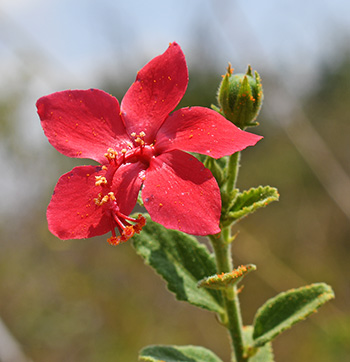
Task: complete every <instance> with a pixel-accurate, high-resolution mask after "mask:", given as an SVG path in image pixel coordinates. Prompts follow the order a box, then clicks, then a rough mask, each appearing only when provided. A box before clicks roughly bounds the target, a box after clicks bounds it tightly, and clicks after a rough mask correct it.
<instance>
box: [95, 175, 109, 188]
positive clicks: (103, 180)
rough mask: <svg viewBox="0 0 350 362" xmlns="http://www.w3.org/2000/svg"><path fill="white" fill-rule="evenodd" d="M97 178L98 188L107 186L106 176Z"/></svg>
mask: <svg viewBox="0 0 350 362" xmlns="http://www.w3.org/2000/svg"><path fill="white" fill-rule="evenodd" d="M95 178H96V182H95V185H96V186H101V185H107V179H106V178H105V177H104V176H95Z"/></svg>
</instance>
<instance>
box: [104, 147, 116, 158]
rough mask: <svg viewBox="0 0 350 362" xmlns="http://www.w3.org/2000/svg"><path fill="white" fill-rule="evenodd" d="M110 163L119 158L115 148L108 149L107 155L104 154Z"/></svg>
mask: <svg viewBox="0 0 350 362" xmlns="http://www.w3.org/2000/svg"><path fill="white" fill-rule="evenodd" d="M104 156H105V157H106V158H107V160H108V161H110V160H112V159H115V158H116V157H117V156H118V152H117V151H115V150H114V149H113V148H108V150H107V153H105V154H104Z"/></svg>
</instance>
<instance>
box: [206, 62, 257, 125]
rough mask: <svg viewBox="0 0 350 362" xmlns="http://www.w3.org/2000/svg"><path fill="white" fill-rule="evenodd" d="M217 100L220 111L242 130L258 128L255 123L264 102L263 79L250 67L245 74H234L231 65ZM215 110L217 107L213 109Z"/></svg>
mask: <svg viewBox="0 0 350 362" xmlns="http://www.w3.org/2000/svg"><path fill="white" fill-rule="evenodd" d="M217 100H218V103H219V107H220V109H219V111H220V113H221V114H223V115H224V116H225V117H226V118H227V119H228V120H230V121H231V122H232V123H233V124H235V125H236V126H237V127H239V128H241V129H245V128H247V127H252V126H257V125H258V123H257V122H255V120H256V118H257V116H258V114H259V112H260V109H261V105H262V101H263V90H262V85H261V79H260V76H259V74H258V73H257V72H255V73H254V76H253V73H252V68H251V66H250V65H249V66H248V69H247V72H246V73H245V74H235V75H234V74H233V69H232V68H231V64H230V63H229V65H228V67H227V73H226V74H225V75H224V76H223V80H222V82H221V84H220V87H219V91H218V95H217ZM213 108H215V107H213Z"/></svg>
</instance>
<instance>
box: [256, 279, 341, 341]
mask: <svg viewBox="0 0 350 362" xmlns="http://www.w3.org/2000/svg"><path fill="white" fill-rule="evenodd" d="M333 298H334V292H333V290H332V288H331V287H330V286H329V285H327V284H325V283H315V284H311V285H308V286H305V287H302V288H298V289H291V290H288V291H287V292H283V293H280V294H278V295H277V296H276V297H274V298H271V299H269V300H268V301H267V302H266V303H265V304H264V305H263V306H262V307H261V308H259V310H258V311H257V313H256V316H255V318H254V333H253V338H254V345H255V346H262V345H264V344H265V343H267V342H269V341H272V340H273V339H274V338H276V337H277V336H278V335H279V334H281V333H282V332H283V331H284V330H286V329H288V328H290V327H291V326H292V325H294V324H295V323H297V322H299V321H301V320H303V319H305V318H306V317H307V316H309V315H310V314H312V313H314V312H316V310H317V309H318V308H319V307H321V306H322V305H323V304H324V303H326V302H327V301H329V300H330V299H333Z"/></svg>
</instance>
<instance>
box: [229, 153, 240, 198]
mask: <svg viewBox="0 0 350 362" xmlns="http://www.w3.org/2000/svg"><path fill="white" fill-rule="evenodd" d="M240 159H241V152H236V153H234V154H233V155H231V156H230V158H229V161H228V172H227V174H228V178H227V184H226V191H227V193H228V194H229V193H230V192H231V191H233V190H234V189H235V188H236V181H237V177H238V170H239V161H240Z"/></svg>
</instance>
